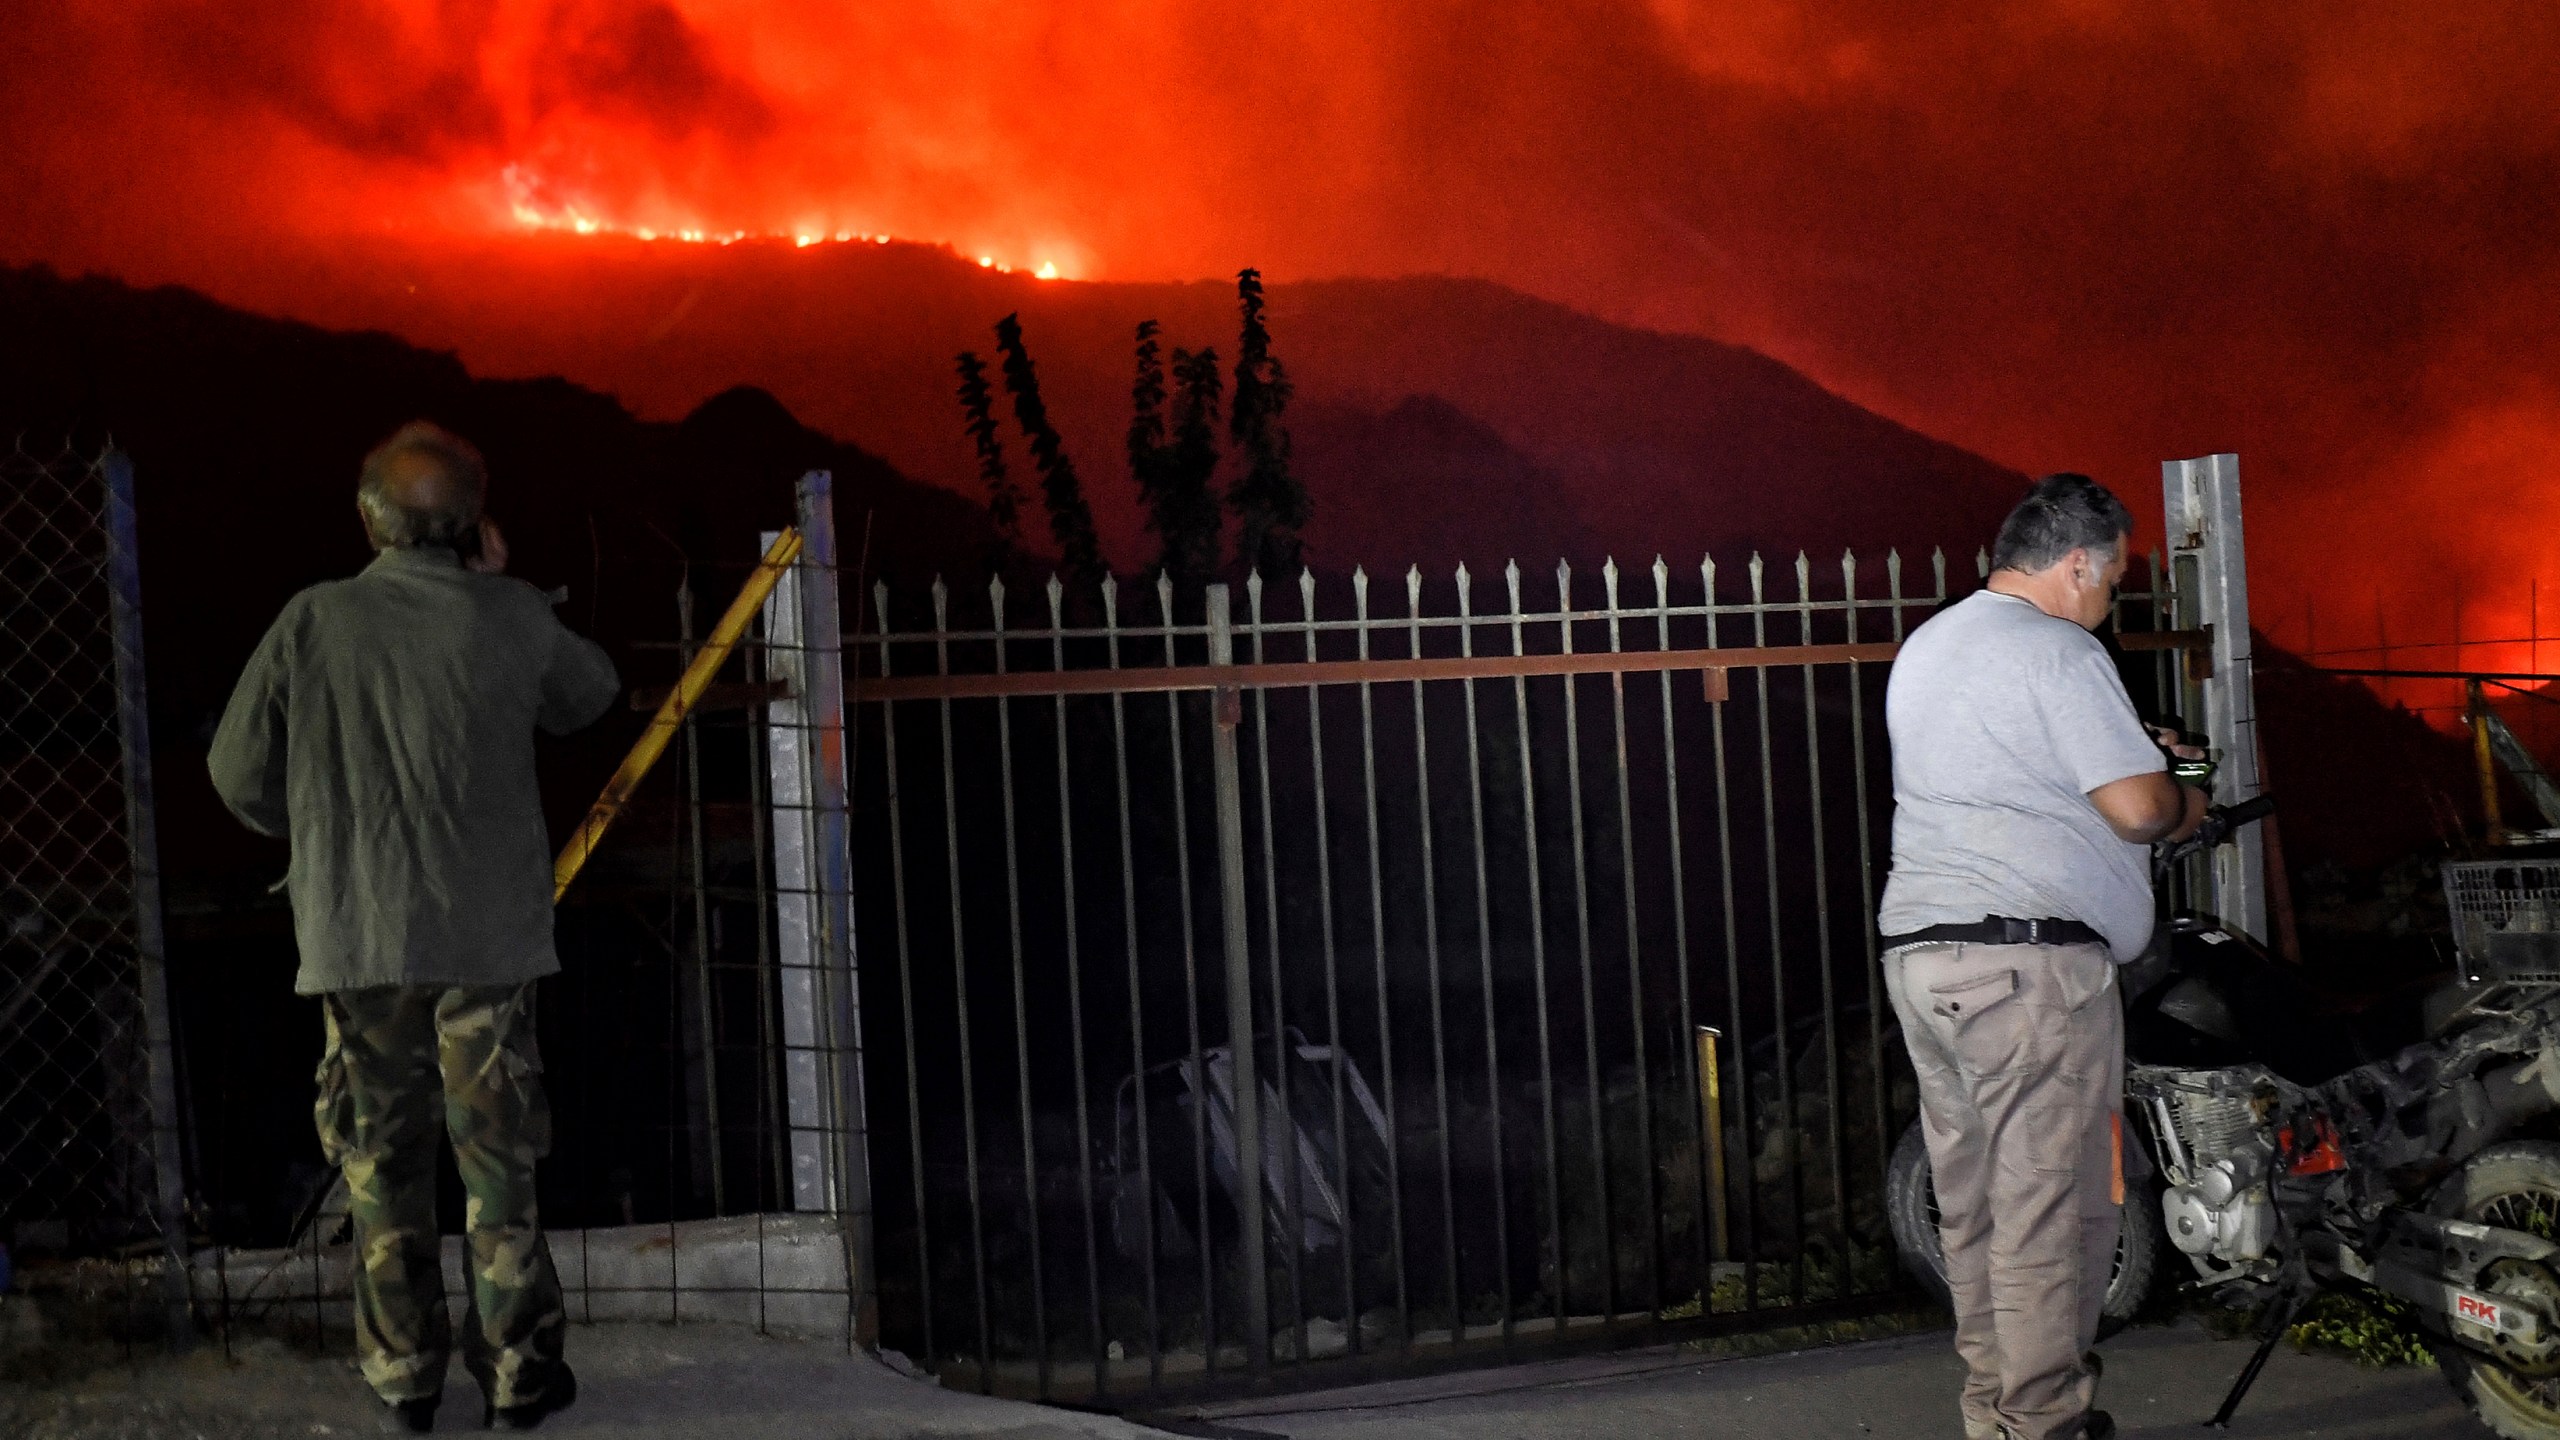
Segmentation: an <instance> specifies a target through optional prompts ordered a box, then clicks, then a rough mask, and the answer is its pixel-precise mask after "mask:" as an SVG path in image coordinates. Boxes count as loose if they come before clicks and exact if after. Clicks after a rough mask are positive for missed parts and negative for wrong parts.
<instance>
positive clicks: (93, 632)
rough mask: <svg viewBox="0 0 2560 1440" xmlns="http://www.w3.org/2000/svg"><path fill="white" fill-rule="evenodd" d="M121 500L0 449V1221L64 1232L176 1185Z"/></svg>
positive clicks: (110, 468) (108, 1223)
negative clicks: (3, 453)
mask: <svg viewBox="0 0 2560 1440" xmlns="http://www.w3.org/2000/svg"><path fill="white" fill-rule="evenodd" d="M131 499H132V497H131V489H130V471H129V469H128V468H127V467H126V465H125V462H124V461H123V459H122V457H121V456H117V455H114V454H112V453H110V454H108V455H106V456H102V457H100V458H99V459H97V460H96V461H94V462H93V461H88V460H83V459H79V458H76V457H74V456H71V455H68V454H65V455H60V456H55V457H52V458H50V459H40V458H36V457H31V456H29V455H27V454H25V453H24V452H13V453H11V454H9V455H8V456H6V457H5V458H0V1218H5V1219H7V1220H9V1221H11V1222H13V1223H14V1225H15V1226H16V1227H17V1228H18V1229H19V1230H20V1231H21V1232H22V1233H23V1232H24V1231H25V1230H26V1229H27V1228H28V1227H31V1226H51V1227H54V1228H55V1229H56V1231H57V1241H58V1242H60V1241H69V1242H71V1243H75V1244H94V1243H101V1242H105V1241H112V1240H118V1239H124V1238H129V1237H130V1236H131V1235H132V1234H134V1233H138V1232H140V1231H144V1230H147V1229H150V1228H153V1227H154V1226H155V1225H157V1224H158V1223H159V1221H160V1220H161V1218H163V1217H164V1216H165V1215H166V1214H167V1213H168V1211H169V1210H170V1209H171V1208H172V1201H173V1198H174V1195H175V1193H176V1185H177V1176H176V1174H175V1173H174V1172H175V1168H176V1162H175V1148H174V1144H173V1140H174V1134H173V1131H172V1130H171V1128H170V1124H171V1122H170V1119H169V1117H170V1116H171V1115H172V1114H173V1112H174V1104H173V1103H172V1098H173V1097H172V1095H171V1092H170V1090H169V1084H168V1081H169V1076H168V1066H167V1056H168V1049H167V1040H166V1036H167V1031H166V1028H165V1001H164V999H163V996H162V993H161V990H160V984H161V977H160V973H159V969H158V965H159V959H160V953H159V934H158V903H157V895H156V888H155V887H156V884H157V874H156V860H155V859H154V855H153V851H154V846H153V844H152V838H151V830H150V806H149V799H148V793H147V787H148V764H147V760H146V759H145V758H144V757H145V756H147V753H148V738H147V735H146V734H144V733H143V720H142V714H143V708H142V697H141V680H140V672H141V654H140V641H139V613H138V602H137V599H136V597H137V594H138V592H137V589H136V587H135V583H134V581H135V572H134V567H133V563H132V556H133V551H132V534H133V530H132V506H131Z"/></svg>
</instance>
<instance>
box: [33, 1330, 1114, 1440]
mask: <svg viewBox="0 0 2560 1440" xmlns="http://www.w3.org/2000/svg"><path fill="white" fill-rule="evenodd" d="M569 1354H570V1358H571V1361H572V1362H573V1363H574V1364H575V1365H576V1366H577V1369H578V1379H579V1391H580V1393H579V1397H578V1403H577V1405H576V1407H575V1408H573V1409H571V1410H569V1411H567V1412H565V1413H563V1414H560V1415H557V1416H554V1417H552V1418H551V1419H550V1420H548V1421H546V1422H545V1423H544V1424H543V1427H542V1431H541V1433H542V1434H545V1435H559V1436H563V1437H568V1436H598V1437H602V1436H612V1437H617V1440H911V1437H923V1436H936V1437H943V1436H948V1437H975V1440H1163V1437H1162V1436H1161V1435H1158V1434H1156V1433H1154V1432H1151V1431H1148V1430H1144V1429H1141V1428H1140V1427H1138V1426H1134V1425H1130V1424H1127V1423H1124V1422H1122V1421H1118V1420H1112V1419H1106V1418H1102V1417H1099V1416H1090V1415H1078V1414H1074V1413H1071V1412H1069V1411H1064V1410H1046V1409H1042V1408H1040V1407H1039V1406H1035V1405H1021V1404H1016V1403H1014V1402H1012V1401H1008V1400H989V1399H985V1398H983V1397H980V1396H976V1395H963V1394H958V1393H955V1392H953V1391H949V1390H944V1389H941V1388H940V1387H938V1386H934V1385H930V1384H925V1383H921V1382H918V1381H915V1380H910V1379H908V1378H907V1377H906V1376H904V1375H900V1374H898V1373H896V1372H895V1371H893V1370H891V1369H889V1368H888V1367H887V1366H885V1365H882V1364H880V1363H879V1362H878V1361H875V1360H869V1359H865V1358H862V1357H858V1356H848V1355H846V1354H845V1353H844V1352H843V1350H842V1349H840V1348H838V1347H836V1346H834V1345H827V1344H820V1343H816V1342H806V1341H793V1340H783V1339H776V1338H770V1337H766V1336H759V1335H757V1334H755V1333H754V1332H753V1331H750V1330H745V1329H742V1328H736V1327H730V1326H722V1325H581V1326H577V1327H575V1328H574V1329H573V1330H571V1332H570V1336H569ZM447 1386H448V1388H447V1391H446V1403H445V1406H444V1411H443V1413H442V1414H440V1415H438V1416H437V1417H436V1418H437V1421H438V1424H437V1426H436V1429H437V1432H438V1433H440V1434H448V1433H449V1434H461V1433H464V1432H469V1433H472V1434H481V1433H485V1432H483V1431H482V1430H481V1429H480V1393H479V1388H478V1387H477V1386H475V1385H473V1384H472V1383H471V1381H470V1379H469V1378H468V1377H467V1376H465V1375H463V1374H462V1373H461V1367H460V1366H459V1365H458V1364H457V1365H456V1366H455V1367H454V1373H453V1375H452V1376H451V1377H450V1378H449V1380H448V1381H447ZM386 1419H387V1417H386V1415H385V1414H384V1412H383V1411H382V1410H381V1409H380V1407H378V1406H376V1405H375V1404H374V1403H373V1401H372V1397H371V1395H370V1394H368V1393H367V1392H366V1390H365V1388H364V1382H363V1381H361V1380H359V1379H358V1378H357V1377H356V1375H355V1373H354V1365H353V1362H352V1361H349V1360H347V1359H344V1358H330V1359H313V1358H310V1357H308V1356H305V1355H302V1354H299V1353H297V1352H295V1351H293V1350H290V1349H288V1348H286V1347H285V1346H284V1345H282V1344H281V1343H279V1342H276V1341H273V1340H265V1341H252V1342H249V1343H247V1344H245V1345H243V1346H242V1347H241V1348H240V1350H239V1352H238V1353H237V1356H236V1359H235V1361H234V1362H233V1363H225V1361H224V1359H223V1356H222V1353H221V1351H220V1350H219V1349H218V1348H215V1347H211V1346H207V1347H204V1348H202V1349H199V1350H197V1351H196V1352H195V1353H194V1354H192V1355H189V1356H186V1357H185V1358H183V1359H177V1360H170V1359H165V1358H146V1359H144V1360H143V1361H142V1362H141V1363H139V1364H137V1365H134V1366H129V1367H128V1366H121V1365H119V1366H111V1367H108V1368H106V1369H102V1370H99V1371H96V1372H94V1373H92V1374H90V1375H88V1376H85V1377H83V1378H81V1379H79V1380H76V1381H71V1382H68V1383H64V1384H58V1385H52V1386H47V1387H44V1388H41V1389H37V1388H31V1387H12V1386H0V1436H6V1437H8V1440H252V1437H257V1440H267V1437H276V1436H293V1437H304V1436H323V1437H328V1436H351V1435H374V1434H379V1433H382V1432H383V1431H384V1430H386V1429H387V1428H388V1427H387V1426H386V1425H385V1423H384V1422H385V1420H386Z"/></svg>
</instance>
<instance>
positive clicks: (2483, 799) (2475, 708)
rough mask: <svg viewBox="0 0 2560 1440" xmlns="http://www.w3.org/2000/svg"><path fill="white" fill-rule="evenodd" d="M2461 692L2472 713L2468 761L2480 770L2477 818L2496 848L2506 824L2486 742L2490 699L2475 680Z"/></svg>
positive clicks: (2492, 757)
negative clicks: (2470, 758)
mask: <svg viewBox="0 0 2560 1440" xmlns="http://www.w3.org/2000/svg"><path fill="white" fill-rule="evenodd" d="M2463 690H2464V691H2465V692H2466V693H2465V695H2464V697H2463V698H2464V699H2466V700H2468V701H2469V702H2470V710H2471V757H2472V759H2473V761H2474V762H2475V763H2477V764H2478V765H2479V767H2480V816H2481V818H2482V819H2483V820H2485V821H2487V822H2488V826H2489V832H2488V833H2489V843H2490V844H2492V845H2495V844H2498V843H2500V842H2501V841H2504V840H2505V839H2506V838H2507V822H2506V817H2505V816H2503V815H2501V814H2499V813H2498V761H2497V752H2496V750H2495V749H2494V748H2493V747H2492V746H2491V744H2490V742H2489V697H2488V693H2487V692H2486V691H2485V690H2484V689H2483V688H2482V687H2481V684H2480V682H2479V681H2477V680H2472V681H2469V682H2466V683H2465V684H2464V686H2463Z"/></svg>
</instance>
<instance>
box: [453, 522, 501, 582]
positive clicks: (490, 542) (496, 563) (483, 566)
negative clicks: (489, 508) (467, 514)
mask: <svg viewBox="0 0 2560 1440" xmlns="http://www.w3.org/2000/svg"><path fill="white" fill-rule="evenodd" d="M462 566H463V568H464V569H466V570H476V571H478V572H479V573H480V574H483V575H504V574H506V573H507V537H506V536H504V535H502V534H500V533H498V522H497V521H495V520H492V519H490V518H489V517H488V516H486V515H483V516H481V517H480V553H479V554H477V555H474V556H472V557H471V558H470V559H468V560H465V561H463V562H462Z"/></svg>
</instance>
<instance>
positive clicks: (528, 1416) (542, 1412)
mask: <svg viewBox="0 0 2560 1440" xmlns="http://www.w3.org/2000/svg"><path fill="white" fill-rule="evenodd" d="M577 1403H578V1376H577V1372H576V1371H573V1370H571V1369H570V1368H569V1366H568V1363H567V1362H566V1361H563V1362H562V1363H561V1365H560V1373H559V1374H557V1375H555V1376H553V1377H552V1381H551V1388H549V1389H547V1390H545V1391H543V1392H542V1393H541V1394H540V1395H537V1396H535V1397H534V1398H533V1399H531V1400H526V1401H523V1402H522V1403H520V1404H515V1405H492V1406H490V1407H489V1420H488V1424H489V1428H490V1429H492V1430H531V1429H533V1428H534V1427H535V1426H537V1425H540V1424H541V1423H542V1421H543V1417H545V1416H547V1415H550V1414H553V1413H554V1412H556V1411H561V1410H566V1409H568V1408H569V1407H570V1406H572V1405H575V1404H577ZM2110 1433H2112V1432H2110Z"/></svg>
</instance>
